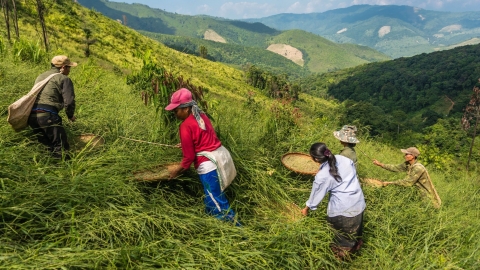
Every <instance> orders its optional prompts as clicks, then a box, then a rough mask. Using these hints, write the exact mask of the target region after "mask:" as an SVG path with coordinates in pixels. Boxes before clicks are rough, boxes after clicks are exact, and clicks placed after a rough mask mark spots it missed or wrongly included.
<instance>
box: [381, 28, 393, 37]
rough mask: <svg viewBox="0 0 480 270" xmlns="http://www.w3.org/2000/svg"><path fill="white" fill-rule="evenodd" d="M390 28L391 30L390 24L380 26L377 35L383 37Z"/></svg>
mask: <svg viewBox="0 0 480 270" xmlns="http://www.w3.org/2000/svg"><path fill="white" fill-rule="evenodd" d="M391 30H392V27H391V26H388V25H385V26H382V28H380V30H378V37H384V36H385V35H386V34H388V33H390V31H391Z"/></svg>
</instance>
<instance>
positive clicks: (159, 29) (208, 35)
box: [78, 0, 391, 76]
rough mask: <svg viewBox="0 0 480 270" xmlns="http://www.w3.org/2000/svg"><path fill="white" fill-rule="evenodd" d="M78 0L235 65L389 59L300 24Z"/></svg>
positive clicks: (312, 66)
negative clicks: (282, 25) (285, 26)
mask: <svg viewBox="0 0 480 270" xmlns="http://www.w3.org/2000/svg"><path fill="white" fill-rule="evenodd" d="M78 2H79V3H80V4H81V5H83V6H85V7H87V8H91V9H94V10H96V11H99V12H101V13H102V14H104V15H105V16H107V17H110V18H112V19H114V20H117V21H118V22H119V23H122V24H124V25H126V26H129V27H131V28H133V29H135V30H137V31H141V32H142V34H144V35H146V36H149V37H151V38H153V39H156V40H158V41H160V42H162V43H164V44H165V45H167V46H169V47H171V48H174V49H176V50H179V51H182V52H186V53H190V54H197V55H199V50H200V47H202V46H203V47H205V48H206V49H207V51H208V52H209V53H208V55H207V57H206V58H208V59H210V60H213V61H219V62H224V63H227V64H230V65H233V66H236V67H241V66H243V65H245V64H254V65H259V66H262V67H263V68H265V69H267V70H273V71H276V73H286V74H289V75H297V76H300V75H302V74H306V73H309V72H313V73H317V72H320V73H322V72H328V71H333V70H339V69H343V68H348V67H353V66H357V65H361V64H365V63H369V62H375V61H385V60H389V59H391V58H390V57H388V56H387V55H385V54H383V53H380V52H378V51H376V50H374V49H371V48H369V47H367V46H359V45H355V44H339V43H335V42H332V41H330V40H328V39H326V38H323V37H321V36H319V35H317V34H313V33H310V32H308V31H303V30H287V31H280V30H276V29H274V28H272V27H269V26H266V25H264V24H263V23H259V22H244V21H233V20H227V19H224V18H216V17H209V16H188V15H180V14H176V13H170V12H166V11H163V10H160V9H153V8H150V7H148V6H146V5H142V4H126V3H118V2H109V1H106V0H78ZM206 41H208V42H206ZM279 55H280V56H281V57H282V58H280V57H279ZM285 59H288V61H285ZM292 63H294V65H292Z"/></svg>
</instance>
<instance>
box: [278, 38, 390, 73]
mask: <svg viewBox="0 0 480 270" xmlns="http://www.w3.org/2000/svg"><path fill="white" fill-rule="evenodd" d="M270 43H285V44H289V45H291V46H293V47H295V48H297V49H300V50H301V51H302V52H303V53H304V54H305V52H306V53H307V55H304V58H306V66H307V67H308V68H309V69H310V70H311V71H315V72H321V73H323V72H328V71H333V70H337V69H344V68H348V67H353V66H358V65H361V64H365V63H369V62H372V61H386V60H388V59H389V57H388V56H386V55H383V54H381V53H378V52H376V51H374V50H372V49H369V48H366V47H362V46H358V45H353V44H336V43H333V42H331V41H329V40H327V39H325V38H322V37H320V36H317V35H314V34H310V33H308V32H305V31H302V30H290V31H286V32H283V33H282V34H280V35H277V36H275V37H274V38H273V39H272V40H271V41H270Z"/></svg>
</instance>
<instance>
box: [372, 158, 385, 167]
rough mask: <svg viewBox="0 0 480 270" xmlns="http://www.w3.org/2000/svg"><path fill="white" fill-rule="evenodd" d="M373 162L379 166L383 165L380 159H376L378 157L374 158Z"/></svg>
mask: <svg viewBox="0 0 480 270" xmlns="http://www.w3.org/2000/svg"><path fill="white" fill-rule="evenodd" d="M373 164H375V165H377V166H380V167H383V164H382V163H380V161H378V160H376V159H374V160H373Z"/></svg>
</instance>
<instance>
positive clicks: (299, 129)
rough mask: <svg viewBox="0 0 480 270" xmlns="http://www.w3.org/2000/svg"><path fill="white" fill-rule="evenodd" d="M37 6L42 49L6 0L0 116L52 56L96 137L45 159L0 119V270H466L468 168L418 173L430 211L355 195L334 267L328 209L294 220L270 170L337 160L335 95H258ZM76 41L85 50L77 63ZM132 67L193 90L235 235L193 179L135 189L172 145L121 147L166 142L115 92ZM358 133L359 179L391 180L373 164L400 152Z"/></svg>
mask: <svg viewBox="0 0 480 270" xmlns="http://www.w3.org/2000/svg"><path fill="white" fill-rule="evenodd" d="M44 2H45V3H46V4H48V7H49V10H48V13H47V14H46V17H45V21H46V24H47V29H48V33H49V41H50V43H49V44H50V50H49V51H48V52H46V51H45V48H44V47H43V45H42V40H41V39H40V37H41V32H40V31H41V30H40V29H41V27H40V25H39V22H38V20H37V18H36V16H37V14H36V11H35V10H36V7H35V6H34V5H33V4H32V3H30V2H20V3H19V10H20V12H19V29H20V41H14V39H15V38H14V37H13V38H12V41H11V42H9V41H8V40H7V35H6V31H5V29H6V26H5V21H3V20H0V34H1V35H0V114H2V115H3V117H4V119H5V118H6V116H7V107H8V105H9V104H11V103H12V102H13V101H15V100H16V99H18V98H20V97H21V96H22V95H23V94H24V93H26V92H28V90H29V89H30V88H31V87H32V84H33V82H34V80H35V78H36V76H37V75H38V74H40V73H41V72H43V71H44V70H46V69H48V68H49V61H50V59H51V58H52V57H53V56H54V55H58V54H67V55H68V56H69V57H71V58H72V60H73V61H76V62H78V63H79V66H77V67H75V68H72V71H71V74H70V77H71V78H72V80H73V82H74V85H75V92H76V99H77V112H76V116H77V118H78V120H77V122H74V123H67V121H66V118H65V117H64V119H65V126H66V129H67V132H68V136H69V138H71V139H72V140H73V138H74V137H75V136H77V135H80V134H84V133H94V134H98V135H101V136H102V137H103V138H105V142H106V143H105V145H104V146H103V147H100V148H89V147H86V148H77V149H74V151H73V158H72V160H70V161H55V160H52V159H51V158H49V156H48V154H47V153H46V151H45V149H43V148H42V146H41V145H39V144H38V143H37V142H36V140H35V138H34V136H33V134H32V131H31V130H29V129H27V130H25V131H22V132H19V133H15V132H14V131H13V130H12V129H11V127H10V126H9V125H8V123H7V122H6V121H1V122H0V217H1V219H0V241H1V243H2V245H0V269H157V268H165V269H399V270H400V269H402V270H403V269H478V268H480V253H479V250H480V240H479V239H480V237H479V236H480V225H479V224H478V220H479V218H480V211H479V209H478V205H479V203H480V192H479V190H480V189H479V185H480V182H479V177H478V173H477V172H478V171H479V168H478V166H477V165H476V164H474V165H472V167H473V168H472V170H471V171H470V172H466V171H465V169H464V165H463V164H461V163H457V162H452V163H451V164H449V168H436V167H435V166H433V165H434V164H432V166H430V165H429V166H427V168H428V169H429V173H430V176H431V177H432V179H433V181H434V183H435V186H436V188H437V191H438V193H439V194H440V196H441V198H442V201H443V205H442V207H441V208H440V209H438V210H437V209H434V208H433V206H432V205H430V204H429V203H428V202H426V201H424V200H423V199H421V197H420V196H419V194H418V193H417V191H416V190H415V189H413V188H405V187H391V186H389V187H386V188H374V187H369V186H363V191H364V193H365V197H366V201H367V209H366V212H365V223H364V242H365V245H364V247H363V248H362V250H361V253H360V254H359V255H358V256H357V257H355V258H354V260H352V261H345V262H341V261H338V260H337V259H335V257H334V256H333V254H332V252H331V251H330V248H329V244H330V242H331V240H332V236H333V232H332V231H331V229H330V228H329V226H328V224H327V223H326V220H325V216H326V202H325V201H324V202H323V203H322V204H321V205H320V207H319V209H318V210H317V211H314V212H312V214H311V215H309V216H308V217H305V218H303V217H301V216H299V215H298V212H296V211H300V210H299V209H298V208H297V206H295V205H298V206H299V207H303V206H304V204H305V201H306V200H307V199H308V196H309V193H310V189H311V186H312V179H311V177H305V176H301V175H297V174H295V173H293V172H291V171H289V170H287V169H286V168H285V167H284V166H283V165H282V164H281V162H280V157H281V156H282V155H283V154H285V153H287V152H307V151H308V149H309V147H310V145H311V144H312V143H314V142H318V141H323V142H326V143H327V145H329V147H330V148H331V150H332V152H334V153H338V152H339V151H340V149H341V145H340V144H339V143H338V141H337V140H336V139H335V138H334V137H333V135H332V132H333V131H335V130H338V129H339V128H340V127H341V126H342V125H343V124H344V123H340V122H338V119H339V115H338V110H339V109H341V108H340V107H341V104H340V103H339V102H338V101H335V100H326V99H322V98H319V97H314V96H311V95H309V94H306V93H301V94H300V98H299V100H297V101H291V100H276V99H271V98H268V97H267V96H266V95H265V93H263V92H262V91H259V90H258V89H255V88H253V87H251V86H249V85H248V84H247V83H246V82H245V81H246V80H245V77H244V73H243V72H242V71H240V70H238V69H234V68H232V67H229V66H226V65H224V64H221V63H217V62H212V61H209V60H206V59H203V58H200V57H196V56H193V55H188V54H184V53H181V52H178V51H175V50H172V49H170V48H168V47H166V46H164V45H163V44H160V43H158V42H157V41H154V40H152V39H150V38H147V37H145V36H142V35H140V34H139V33H138V32H136V31H133V30H132V29H129V28H127V27H125V26H122V25H121V24H119V23H118V22H116V21H114V20H111V19H109V18H107V17H104V16H103V15H101V14H100V13H98V12H96V11H93V10H88V9H85V8H83V7H82V6H80V5H78V4H75V3H74V2H72V1H63V0H57V1H53V0H51V1H50V0H44ZM58 22H62V23H61V24H60V23H58ZM85 29H88V31H86V30H85ZM87 32H89V33H91V36H90V37H89V38H90V39H96V40H97V41H96V42H95V43H94V44H92V45H90V55H89V57H86V56H85V49H86V42H85V40H86V39H88V38H86V33H87ZM12 33H13V32H12ZM12 36H13V34H12ZM149 55H150V56H151V58H148V57H147V56H149ZM150 60H151V61H152V62H149V61H150ZM146 63H150V64H152V65H153V63H154V64H155V65H158V66H161V67H163V68H165V70H167V71H168V72H169V73H171V74H173V75H174V76H182V78H184V79H185V80H187V79H188V80H189V82H190V83H192V84H193V85H195V86H201V87H202V89H204V100H205V101H206V103H207V104H208V107H204V109H205V110H207V113H208V114H209V115H210V117H211V118H212V120H213V121H212V122H213V125H214V127H215V129H216V131H217V133H218V135H219V138H220V140H221V141H222V143H223V145H225V146H226V147H227V148H228V149H229V150H230V151H231V153H232V156H233V158H234V161H235V165H236V167H237V171H238V176H237V178H236V179H235V181H234V182H233V183H232V185H231V186H230V187H229V188H228V189H227V191H226V194H227V197H228V199H229V201H230V202H231V205H232V207H233V208H234V210H235V211H236V212H237V213H238V218H239V220H240V221H241V222H242V224H243V226H242V227H235V226H234V225H233V224H230V223H226V222H221V221H218V220H216V219H215V218H212V217H209V216H207V215H206V214H204V205H203V198H202V196H203V191H202V186H201V183H200V181H199V180H198V176H197V175H196V173H195V172H194V171H193V170H191V171H190V172H189V173H187V174H185V175H183V176H181V177H180V178H179V179H175V180H171V181H160V182H154V183H145V182H139V181H136V180H134V178H133V172H135V171H138V170H142V169H146V168H151V167H154V166H157V165H159V164H166V163H169V162H173V161H179V160H180V159H181V153H180V151H179V150H178V149H176V148H169V147H161V146H158V145H152V144H146V143H140V142H134V141H130V140H125V139H123V138H122V137H127V138H134V139H139V140H144V141H149V142H156V143H161V144H168V145H174V144H176V143H178V138H177V136H176V135H177V134H176V133H177V126H178V122H174V123H166V122H165V121H164V118H162V114H161V113H160V111H163V110H162V107H163V106H164V105H165V104H162V103H161V102H160V99H159V100H156V101H155V102H150V103H148V104H147V105H145V104H144V102H143V101H142V98H141V96H142V95H141V90H140V91H139V90H138V89H136V88H135V87H133V86H132V85H131V84H127V82H128V80H127V78H130V77H127V76H128V75H132V74H138V72H140V71H141V70H142V68H143V67H144V66H145V64H146ZM145 83H146V84H147V85H151V81H147V82H145ZM147 90H148V89H145V91H147ZM168 90H169V91H173V90H175V89H168ZM154 97H157V96H154ZM365 134H366V133H363V134H360V136H359V139H360V141H361V143H359V144H358V145H357V149H358V150H359V152H358V158H359V165H358V174H359V177H360V178H365V177H373V178H379V179H383V180H395V179H401V178H402V176H403V175H401V174H393V173H389V172H386V171H384V170H382V169H381V168H378V167H376V166H374V165H373V164H372V161H371V159H372V158H376V159H378V160H380V161H382V162H385V163H400V162H402V160H403V155H402V153H401V152H400V151H399V149H397V148H393V147H391V146H389V145H386V144H382V143H379V142H378V141H377V140H376V138H373V137H369V136H367V135H365ZM408 146H410V145H405V147H408ZM360 151H361V152H360ZM420 161H421V160H420Z"/></svg>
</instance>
